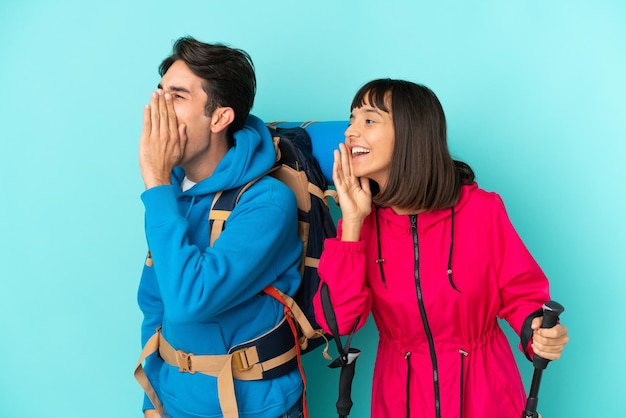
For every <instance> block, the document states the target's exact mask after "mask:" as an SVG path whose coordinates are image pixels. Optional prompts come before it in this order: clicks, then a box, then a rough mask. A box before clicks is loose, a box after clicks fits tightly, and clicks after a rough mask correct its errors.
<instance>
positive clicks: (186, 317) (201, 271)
mask: <svg viewBox="0 0 626 418" xmlns="http://www.w3.org/2000/svg"><path fill="white" fill-rule="evenodd" d="M173 187H174V186H160V187H155V188H152V189H149V190H147V191H145V192H144V193H143V195H142V200H143V202H144V205H145V207H146V236H147V239H148V244H149V247H150V251H151V252H152V257H153V259H154V269H155V273H156V280H157V281H158V288H159V289H160V295H161V298H162V300H163V304H164V306H165V307H166V312H167V318H168V320H171V321H175V322H178V323H194V322H198V321H205V320H208V319H210V318H212V317H215V316H217V315H219V314H220V313H222V312H224V311H226V310H228V309H231V308H233V307H234V306H236V305H238V304H240V303H241V302H242V301H244V300H247V299H249V298H252V297H254V296H255V295H257V294H258V293H259V292H261V291H262V290H263V288H265V287H266V286H267V285H269V284H274V285H276V286H278V287H279V288H281V290H283V291H285V292H288V293H290V294H293V292H294V291H295V290H296V288H297V287H298V285H299V275H293V274H291V275H290V273H288V274H286V275H284V277H281V275H283V273H284V272H293V273H297V269H295V268H294V266H295V265H297V264H298V263H299V261H300V254H301V242H300V240H299V237H298V234H297V228H298V219H297V206H296V200H295V196H294V195H293V193H292V192H291V190H289V189H288V188H287V186H285V185H284V184H282V183H280V182H278V181H276V180H273V179H272V180H271V181H259V182H258V183H257V184H255V185H254V186H253V187H251V188H250V189H249V190H247V191H246V192H245V193H244V194H243V195H242V197H241V199H240V201H239V203H238V204H237V206H236V207H235V209H234V210H233V212H232V213H231V215H230V217H229V219H228V221H227V227H226V228H225V230H224V231H223V232H222V234H221V236H220V238H219V239H218V240H217V241H216V242H215V245H214V246H213V247H212V248H200V247H198V246H197V245H192V244H191V243H190V242H189V239H188V234H187V231H188V228H202V229H203V230H206V231H207V232H206V234H207V241H208V234H209V232H208V228H207V225H206V223H205V224H203V225H195V226H191V225H189V222H188V221H187V219H185V217H183V216H181V215H180V213H179V211H178V205H177V201H176V193H175V190H174V188H173ZM192 210H193V208H192ZM281 279H282V280H284V281H283V282H281Z"/></svg>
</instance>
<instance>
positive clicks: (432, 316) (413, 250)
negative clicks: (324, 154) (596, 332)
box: [315, 79, 568, 418]
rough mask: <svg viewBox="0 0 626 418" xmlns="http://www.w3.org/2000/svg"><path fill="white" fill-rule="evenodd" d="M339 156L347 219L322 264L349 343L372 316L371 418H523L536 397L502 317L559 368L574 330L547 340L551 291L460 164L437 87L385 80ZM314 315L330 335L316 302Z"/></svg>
mask: <svg viewBox="0 0 626 418" xmlns="http://www.w3.org/2000/svg"><path fill="white" fill-rule="evenodd" d="M345 137H346V141H345V144H340V145H339V150H336V151H335V154H334V165H333V180H334V183H335V186H336V188H337V193H338V203H339V205H340V208H341V212H342V219H341V220H340V222H339V229H338V235H337V238H334V239H329V240H326V242H325V250H324V253H323V254H322V258H321V260H320V265H319V273H320V276H321V280H322V284H326V285H327V286H328V288H329V292H330V296H331V300H332V302H333V306H334V310H335V314H336V316H337V321H338V324H339V332H340V334H342V335H346V334H349V333H350V331H351V330H352V328H353V327H354V324H355V322H356V321H357V320H358V318H360V320H359V323H358V324H357V326H358V327H361V326H362V325H363V324H364V323H365V321H366V319H367V317H368V315H369V313H370V312H371V313H372V314H373V317H374V320H375V322H376V326H377V328H378V331H379V335H380V339H379V344H378V353H377V358H376V366H375V370H374V382H373V394H372V417H378V418H387V417H394V418H395V417H402V416H406V417H420V418H427V417H428V418H430V417H433V418H435V417H436V418H455V417H462V418H479V417H480V418H483V417H497V418H507V417H509V418H518V417H519V416H520V415H521V413H522V411H523V410H524V406H525V400H526V394H525V391H524V386H523V384H522V381H521V377H520V374H519V371H518V369H517V366H516V363H515V360H514V357H513V354H512V351H511V348H510V346H509V343H508V340H507V338H506V336H505V334H504V333H503V331H502V330H501V329H500V327H499V325H498V322H497V318H498V317H499V318H502V319H505V320H506V321H507V322H508V323H509V324H510V325H511V327H512V328H513V329H514V330H515V331H516V332H517V333H518V335H520V336H521V339H522V343H521V345H520V348H521V349H522V351H523V352H524V353H525V354H526V355H527V356H528V357H529V358H531V357H532V355H533V354H535V355H540V356H541V357H544V358H546V359H548V360H555V359H557V358H559V357H560V354H561V352H562V350H563V348H564V346H565V344H566V343H567V341H568V337H567V329H566V328H565V327H564V326H563V325H557V326H555V327H554V328H550V329H541V330H540V329H539V328H540V325H541V315H542V313H541V312H542V311H541V307H542V305H543V303H545V302H546V301H548V300H549V299H550V295H549V289H548V287H549V285H548V281H547V279H546V277H545V275H544V274H543V272H542V271H541V269H540V267H539V266H538V265H537V263H536V262H535V260H534V259H533V257H532V256H531V254H530V253H529V252H528V250H527V249H526V247H525V246H524V244H523V243H522V241H521V239H520V238H519V236H518V235H517V233H516V232H515V230H514V228H513V226H512V225H511V223H510V221H509V219H508V217H507V214H506V211H505V208H504V205H503V203H502V201H501V199H500V197H499V196H498V195H497V194H495V193H490V192H486V191H484V190H482V189H480V188H478V186H477V184H476V183H475V182H474V173H473V172H472V170H471V168H470V167H469V166H468V165H466V164H464V163H461V162H458V161H454V160H453V159H452V157H451V156H450V153H449V151H448V147H447V143H446V122H445V116H444V112H443V109H442V107H441V104H440V103H439V100H438V99H437V97H436V96H435V94H434V93H433V92H432V91H431V90H429V89H428V88H426V87H424V86H421V85H417V84H414V83H411V82H407V81H402V80H390V79H382V80H374V81H371V82H369V83H367V84H365V85H364V86H363V87H362V88H361V89H360V90H359V91H358V92H357V94H356V96H355V98H354V100H353V102H352V106H351V115H350V126H349V127H348V129H347V130H346V132H345ZM315 307H316V317H317V320H318V321H319V323H320V324H321V325H322V326H323V327H325V328H326V329H327V331H330V330H328V326H327V324H326V321H325V318H324V314H323V312H322V308H321V302H320V296H319V292H318V294H317V295H316V297H315Z"/></svg>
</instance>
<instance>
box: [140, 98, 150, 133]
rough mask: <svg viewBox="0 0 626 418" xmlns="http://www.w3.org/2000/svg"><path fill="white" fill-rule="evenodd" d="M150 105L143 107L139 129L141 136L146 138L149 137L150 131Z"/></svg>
mask: <svg viewBox="0 0 626 418" xmlns="http://www.w3.org/2000/svg"><path fill="white" fill-rule="evenodd" d="M150 112H151V110H150V105H145V106H144V107H143V125H142V128H141V136H143V137H146V136H149V135H150V130H151V129H152V123H151V120H150V116H151V115H150Z"/></svg>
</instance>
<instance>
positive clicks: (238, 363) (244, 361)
mask: <svg viewBox="0 0 626 418" xmlns="http://www.w3.org/2000/svg"><path fill="white" fill-rule="evenodd" d="M247 350H248V348H247V347H246V348H242V349H240V350H237V351H235V352H234V353H233V362H234V363H235V367H237V369H239V371H242V372H245V371H246V370H250V369H251V368H252V367H253V365H252V364H250V362H249V361H248V356H247V355H246V351H247Z"/></svg>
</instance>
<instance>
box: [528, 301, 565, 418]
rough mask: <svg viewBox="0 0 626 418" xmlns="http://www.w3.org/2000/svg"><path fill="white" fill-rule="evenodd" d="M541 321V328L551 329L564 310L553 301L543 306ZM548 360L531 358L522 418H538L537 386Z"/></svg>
mask: <svg viewBox="0 0 626 418" xmlns="http://www.w3.org/2000/svg"><path fill="white" fill-rule="evenodd" d="M542 308H543V319H542V320H541V328H552V327H553V326H555V325H556V323H557V322H558V321H559V315H560V314H561V313H563V311H564V310H565V308H564V307H563V306H562V305H561V304H560V303H558V302H555V301H553V300H551V301H548V302H546V303H545V304H544V305H543V307H542ZM549 362H550V360H546V359H545V358H543V357H540V356H538V355H534V356H533V366H534V367H535V371H534V372H533V381H532V383H531V385H530V392H529V394H528V400H527V401H526V409H524V412H522V418H539V414H538V413H537V403H538V402H539V399H538V397H537V396H538V395H539V385H540V384H541V375H542V374H543V370H544V369H545V368H546V367H548V363H549Z"/></svg>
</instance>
